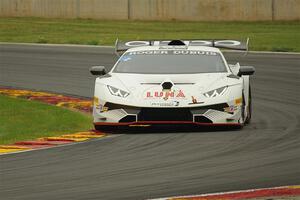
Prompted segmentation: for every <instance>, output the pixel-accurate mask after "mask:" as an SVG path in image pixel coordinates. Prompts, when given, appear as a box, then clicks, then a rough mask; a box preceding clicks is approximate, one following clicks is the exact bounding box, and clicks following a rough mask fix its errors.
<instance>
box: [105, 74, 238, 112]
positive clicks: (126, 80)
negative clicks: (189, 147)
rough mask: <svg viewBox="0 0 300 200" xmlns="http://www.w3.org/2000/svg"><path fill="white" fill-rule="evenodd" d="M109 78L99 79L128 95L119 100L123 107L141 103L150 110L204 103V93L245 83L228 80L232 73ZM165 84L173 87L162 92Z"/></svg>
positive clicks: (121, 75) (113, 76)
mask: <svg viewBox="0 0 300 200" xmlns="http://www.w3.org/2000/svg"><path fill="white" fill-rule="evenodd" d="M110 75H111V76H110V77H107V78H103V79H102V78H100V79H99V81H100V82H101V83H102V84H104V85H110V86H113V87H116V88H119V89H121V90H124V91H127V92H129V93H130V95H129V96H128V98H126V99H122V101H120V102H121V103H122V104H127V105H140V104H141V105H142V106H149V107H153V106H159V107H160V106H165V107H168V106H170V107H172V106H173V104H177V102H180V105H181V106H182V105H185V106H187V105H190V104H191V102H192V100H193V99H194V98H195V99H201V100H203V102H204V99H205V97H204V96H203V94H204V93H205V92H208V91H211V90H214V89H217V88H220V87H224V86H232V85H238V84H241V83H242V82H241V79H240V78H237V77H235V78H232V77H228V75H229V73H203V74H166V75H161V74H159V75H156V74H149V75H148V74H127V73H112V74H110ZM164 82H171V83H172V85H173V86H172V88H171V89H170V90H163V88H162V84H163V83H164ZM116 100H117V99H116ZM216 100H217V101H220V102H221V101H223V102H224V101H225V100H222V99H220V98H219V99H218V98H215V99H214V101H216ZM117 101H118V100H117ZM126 101H127V102H126ZM115 103H118V102H115ZM207 103H211V102H208V101H207V100H205V103H204V104H207ZM176 106H177V105H176Z"/></svg>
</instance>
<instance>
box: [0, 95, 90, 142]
mask: <svg viewBox="0 0 300 200" xmlns="http://www.w3.org/2000/svg"><path fill="white" fill-rule="evenodd" d="M91 124H92V118H91V116H88V115H86V114H82V113H79V112H75V111H71V110H67V109H64V108H60V107H55V106H52V105H47V104H44V103H41V102H36V101H28V100H25V99H16V98H11V97H6V96H2V95H0V144H12V143H14V142H16V141H21V140H30V139H36V138H39V137H45V136H57V135H61V134H64V133H74V132H77V131H86V130H89V129H90V128H91Z"/></svg>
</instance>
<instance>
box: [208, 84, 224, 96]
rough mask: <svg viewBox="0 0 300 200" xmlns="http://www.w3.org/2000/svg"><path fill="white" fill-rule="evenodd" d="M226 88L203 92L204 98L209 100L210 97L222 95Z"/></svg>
mask: <svg viewBox="0 0 300 200" xmlns="http://www.w3.org/2000/svg"><path fill="white" fill-rule="evenodd" d="M227 88H228V86H225V87H221V88H218V89H215V90H211V91H209V92H205V93H204V96H206V97H207V98H211V97H217V96H220V95H223V94H224V93H225V91H226V90H227Z"/></svg>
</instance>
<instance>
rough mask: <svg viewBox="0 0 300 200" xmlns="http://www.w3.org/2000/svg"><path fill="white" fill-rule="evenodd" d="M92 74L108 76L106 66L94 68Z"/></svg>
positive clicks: (91, 70)
mask: <svg viewBox="0 0 300 200" xmlns="http://www.w3.org/2000/svg"><path fill="white" fill-rule="evenodd" d="M90 72H91V74H93V75H99V76H102V75H105V74H106V70H105V67H104V66H93V67H91V69H90Z"/></svg>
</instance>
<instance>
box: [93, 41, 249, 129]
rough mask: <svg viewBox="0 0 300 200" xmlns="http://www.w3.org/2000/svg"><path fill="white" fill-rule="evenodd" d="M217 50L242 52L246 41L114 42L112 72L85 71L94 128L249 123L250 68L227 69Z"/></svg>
mask: <svg viewBox="0 0 300 200" xmlns="http://www.w3.org/2000/svg"><path fill="white" fill-rule="evenodd" d="M219 48H228V49H238V50H247V49H248V41H247V42H241V41H236V40H172V41H130V42H118V41H117V42H116V52H117V53H120V52H121V56H120V58H119V60H118V61H117V62H116V64H115V65H114V67H113V68H112V69H111V70H110V71H109V72H106V70H105V67H103V66H94V67H92V68H91V70H90V72H91V73H92V74H93V75H96V76H98V77H97V78H96V83H95V95H94V105H93V117H94V125H95V128H96V129H97V130H101V129H102V128H103V127H107V126H148V125H153V124H191V125H200V126H238V127H242V126H243V125H244V124H246V123H249V122H250V119H251V90H250V81H249V75H252V74H253V73H254V68H253V67H251V66H240V65H239V63H237V64H235V65H229V64H227V62H226V60H225V58H224V56H223V54H222V53H221V51H220V50H219Z"/></svg>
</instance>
